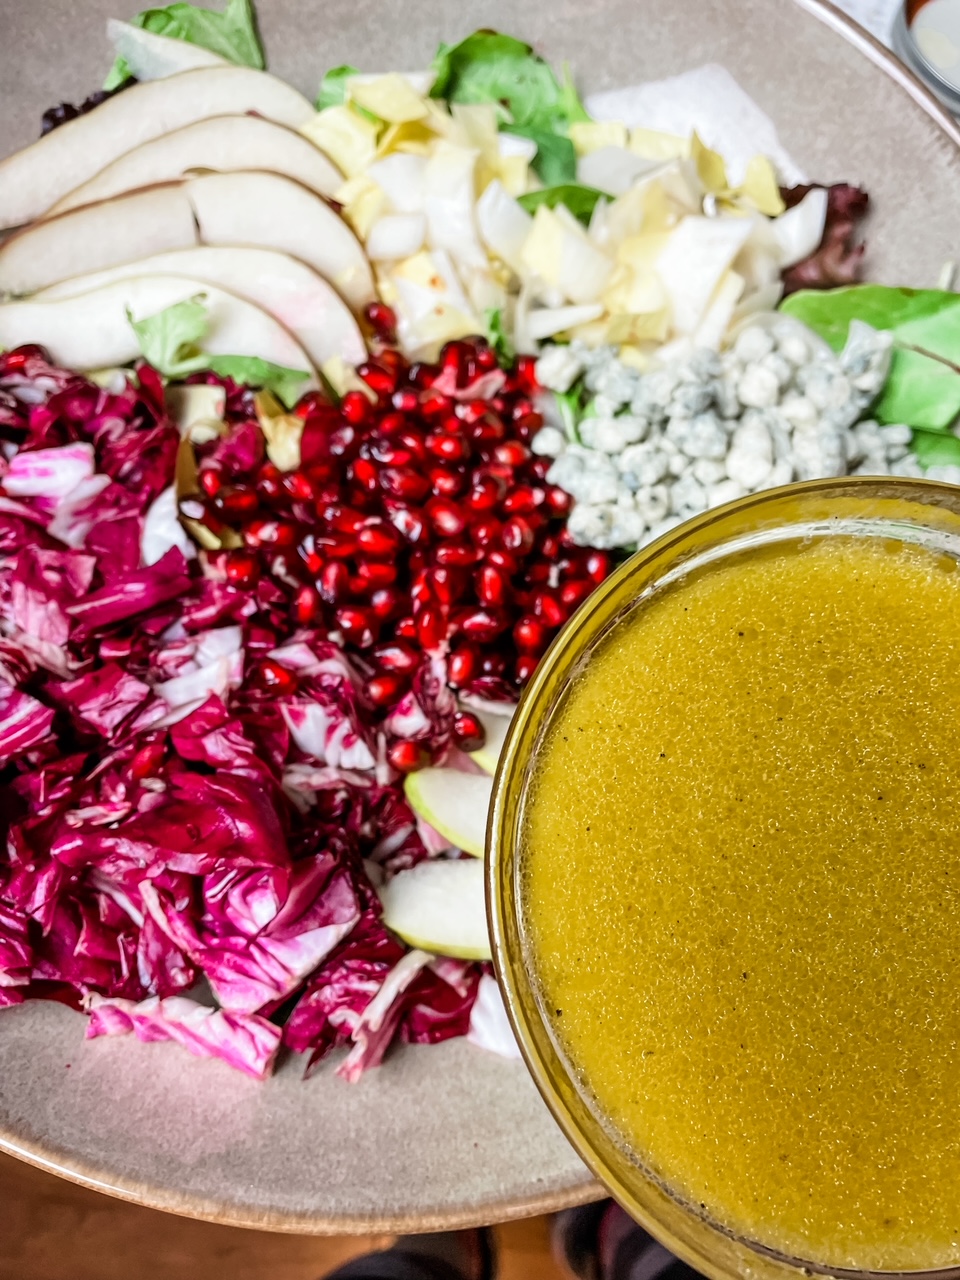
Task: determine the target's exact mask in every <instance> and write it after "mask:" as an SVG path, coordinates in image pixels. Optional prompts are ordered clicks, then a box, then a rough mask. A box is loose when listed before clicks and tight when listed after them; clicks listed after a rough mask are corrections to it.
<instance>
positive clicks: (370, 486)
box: [350, 458, 380, 493]
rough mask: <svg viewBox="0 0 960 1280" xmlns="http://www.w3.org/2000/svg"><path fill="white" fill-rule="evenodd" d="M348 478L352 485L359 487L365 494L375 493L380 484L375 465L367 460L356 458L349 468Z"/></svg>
mask: <svg viewBox="0 0 960 1280" xmlns="http://www.w3.org/2000/svg"><path fill="white" fill-rule="evenodd" d="M350 477H351V479H352V480H353V482H354V484H357V485H359V486H360V488H361V489H362V490H363V491H364V492H365V493H376V492H377V489H378V487H379V483H380V473H379V471H378V470H377V466H376V463H374V462H371V461H370V459H369V458H356V459H354V462H353V465H352V466H351V468H350Z"/></svg>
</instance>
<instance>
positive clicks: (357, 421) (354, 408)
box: [340, 391, 372, 427]
mask: <svg viewBox="0 0 960 1280" xmlns="http://www.w3.org/2000/svg"><path fill="white" fill-rule="evenodd" d="M371 408H372V406H371V404H370V401H369V400H368V399H367V397H366V396H365V395H364V394H363V392H362V391H348V392H347V394H346V395H345V396H344V397H343V399H342V400H341V401H340V412H341V413H342V414H343V416H344V417H345V418H346V420H347V422H349V423H350V425H351V426H352V427H362V426H363V424H364V423H366V422H369V421H370V417H371V413H370V411H371Z"/></svg>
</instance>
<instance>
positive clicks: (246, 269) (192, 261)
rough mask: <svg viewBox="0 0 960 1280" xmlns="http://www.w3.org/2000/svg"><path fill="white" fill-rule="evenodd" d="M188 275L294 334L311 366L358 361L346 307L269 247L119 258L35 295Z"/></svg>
mask: <svg viewBox="0 0 960 1280" xmlns="http://www.w3.org/2000/svg"><path fill="white" fill-rule="evenodd" d="M145 275H150V276H166V275H175V276H188V277H190V278H191V279H194V280H203V281H204V282H205V283H207V284H213V285H218V286H219V287H220V288H221V289H227V290H228V291H229V292H230V293H235V294H236V295H237V297H239V298H246V299H247V301H248V302H253V303H255V304H256V306H258V307H261V308H262V309H263V310H264V311H268V312H269V313H270V315H272V316H273V318H274V319H275V320H279V321H280V323H281V324H282V325H284V326H285V327H286V328H287V329H289V330H290V332H291V333H292V334H293V335H294V337H295V338H296V339H297V341H298V342H299V343H300V344H301V346H302V347H303V348H304V350H305V351H306V352H307V354H308V355H309V356H310V358H311V360H312V361H313V363H314V364H315V365H316V366H317V368H321V367H322V366H323V365H325V364H326V362H327V361H328V360H330V359H333V358H334V357H337V356H339V357H340V359H341V360H343V361H344V362H345V363H347V364H351V365H354V364H359V363H360V362H361V361H362V360H364V359H365V358H366V354H367V349H366V344H365V343H364V341H363V335H362V334H361V333H360V327H359V325H358V324H357V322H356V320H355V319H354V317H353V313H352V312H351V311H350V308H349V307H348V306H347V304H346V303H345V302H344V301H343V299H342V298H341V297H340V295H339V294H338V293H337V291H336V290H335V289H334V288H333V287H332V285H329V284H327V282H326V280H324V279H323V278H322V277H321V276H319V275H317V273H316V271H314V270H313V269H312V268H311V267H308V266H307V265H306V263H304V262H299V261H298V260H297V259H296V258H291V257H289V256H288V255H287V254H285V253H278V252H277V251H276V250H274V249H243V248H225V247H222V246H215V245H200V246H198V247H197V248H193V249H178V250H174V251H173V252H171V253H158V254H155V255H153V256H152V257H149V258H141V259H139V260H138V261H136V262H124V263H121V264H120V265H119V266H116V267H108V268H107V269H106V270H105V271H97V272H94V273H93V274H92V275H86V276H75V277H74V278H73V279H71V280H62V281H60V283H59V284H55V285H51V286H50V288H49V289H43V290H41V291H40V293H38V294H35V295H34V296H35V297H36V298H37V299H44V300H47V299H50V298H70V297H74V296H75V295H76V294H78V293H89V292H90V290H91V289H98V288H100V286H101V285H105V284H112V283H113V281H114V280H126V279H129V278H130V277H131V276H145Z"/></svg>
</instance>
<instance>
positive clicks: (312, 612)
mask: <svg viewBox="0 0 960 1280" xmlns="http://www.w3.org/2000/svg"><path fill="white" fill-rule="evenodd" d="M320 607H321V602H320V593H319V592H318V591H317V589H316V587H311V586H303V587H300V589H299V590H298V591H297V594H296V595H295V596H294V598H293V616H294V619H295V620H296V621H297V622H299V623H300V625H301V626H302V627H305V626H308V625H309V624H310V623H311V622H315V621H316V620H317V618H318V617H319V616H320Z"/></svg>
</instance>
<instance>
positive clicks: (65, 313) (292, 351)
mask: <svg viewBox="0 0 960 1280" xmlns="http://www.w3.org/2000/svg"><path fill="white" fill-rule="evenodd" d="M196 294H203V295H204V297H205V302H206V306H207V313H208V318H209V325H208V329H207V333H206V335H205V337H204V340H203V343H202V347H203V350H204V351H206V352H208V353H209V354H210V355H230V356H259V357H261V359H263V360H269V361H270V362H271V363H273V364H279V365H284V366H285V367H286V368H289V369H303V370H304V371H305V372H306V373H307V374H308V375H309V377H308V379H307V380H305V382H304V384H303V385H304V389H305V390H306V389H308V388H309V387H315V386H317V385H318V378H317V374H316V370H315V369H314V368H313V365H312V364H311V361H310V358H309V356H308V355H307V353H306V352H305V351H304V349H303V348H302V347H301V346H300V344H299V343H298V342H297V341H296V339H295V338H293V337H292V336H291V334H289V333H288V332H287V330H286V329H284V327H283V326H282V325H281V324H279V323H278V322H277V321H276V320H274V318H273V317H272V316H270V315H267V313H266V312H265V311H261V309H260V308H259V307H255V306H254V305H253V303H251V302H247V301H245V299H243V298H238V297H236V296H234V294H232V293H227V291H226V290H225V289H217V288H214V287H213V286H211V285H208V284H204V283H203V282H202V281H200V280H190V279H187V278H185V277H182V276H141V277H139V278H134V279H130V280H118V281H116V282H115V283H113V284H107V285H103V286H102V287H101V288H99V289H94V290H92V291H91V292H90V293H81V294H78V295H77V296H76V297H74V298H56V299H52V300H50V301H47V302H43V301H35V300H34V299H32V298H31V299H28V300H26V301H23V302H7V303H4V304H3V305H0V347H18V346H20V345H21V344H23V343H25V342H38V343H40V345H41V346H43V347H46V348H47V350H48V351H49V352H50V354H51V356H52V358H53V360H54V362H55V363H56V364H60V365H65V366H66V367H67V368H69V369H80V370H85V369H102V368H103V367H104V366H105V365H120V364H128V363H129V362H130V361H131V360H135V359H136V358H137V356H139V354H140V348H139V346H138V344H137V336H136V334H135V333H134V331H133V327H132V326H131V324H130V322H129V320H128V319H127V308H129V309H130V311H131V312H132V314H133V317H134V319H135V320H142V319H144V318H145V317H146V316H152V315H155V314H156V313H157V312H158V311H163V310H164V309H165V308H166V307H172V306H173V305H174V304H175V303H177V302H184V301H185V300H186V299H187V298H192V297H194V296H195V295H196Z"/></svg>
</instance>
